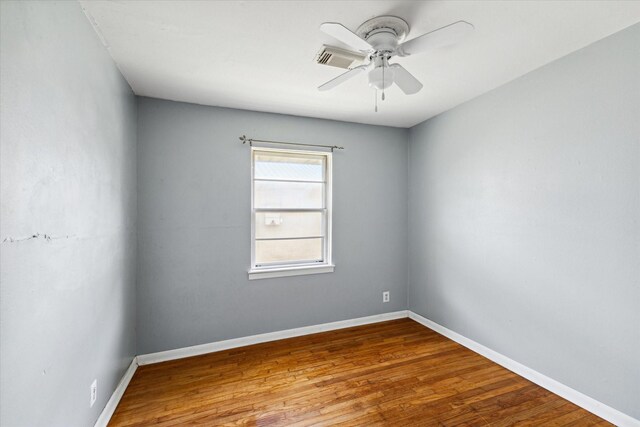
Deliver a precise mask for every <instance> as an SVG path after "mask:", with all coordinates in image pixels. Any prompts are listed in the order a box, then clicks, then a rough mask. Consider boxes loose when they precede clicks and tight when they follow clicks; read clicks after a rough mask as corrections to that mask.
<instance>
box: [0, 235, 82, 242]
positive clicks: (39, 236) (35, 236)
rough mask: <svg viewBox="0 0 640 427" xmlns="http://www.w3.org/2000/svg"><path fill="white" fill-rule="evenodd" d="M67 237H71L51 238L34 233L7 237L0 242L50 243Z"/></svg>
mask: <svg viewBox="0 0 640 427" xmlns="http://www.w3.org/2000/svg"><path fill="white" fill-rule="evenodd" d="M69 237H72V236H60V237H53V236H50V235H49V234H40V233H36V234H33V235H31V236H27V237H7V238H6V239H4V240H3V241H2V243H17V242H24V241H26V240H33V239H43V240H45V241H47V242H50V241H52V240H58V239H68V238H69Z"/></svg>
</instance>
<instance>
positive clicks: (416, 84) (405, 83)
mask: <svg viewBox="0 0 640 427" xmlns="http://www.w3.org/2000/svg"><path fill="white" fill-rule="evenodd" d="M389 67H391V68H393V82H394V83H395V84H397V85H398V87H399V88H400V89H402V91H403V92H404V93H406V94H407V95H412V94H414V93H417V92H418V91H420V89H422V83H420V81H419V80H418V79H416V78H415V77H413V74H411V73H410V72H408V71H407V70H406V69H405V68H404V67H403V66H402V65H400V64H391V65H390V66H389Z"/></svg>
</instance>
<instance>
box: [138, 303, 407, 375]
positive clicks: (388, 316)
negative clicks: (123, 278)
mask: <svg viewBox="0 0 640 427" xmlns="http://www.w3.org/2000/svg"><path fill="white" fill-rule="evenodd" d="M408 316H409V313H408V312H407V311H406V310H402V311H395V312H392V313H383V314H376V315H373V316H367V317H359V318H357V319H349V320H341V321H338V322H331V323H322V324H320V325H312V326H304V327H302V328H295V329H287V330H284V331H277V332H268V333H266V334H259V335H251V336H248V337H242V338H233V339H229V340H224V341H217V342H212V343H207V344H201V345H194V346H192V347H183V348H177V349H175V350H167V351H160V352H158V353H150V354H142V355H140V356H138V364H139V365H141V366H142V365H149V364H152V363H159V362H166V361H168V360H176V359H182V358H184V357H191V356H199V355H201V354H207V353H213V352H216V351H222V350H228V349H231V348H237V347H244V346H247V345H252V344H260V343H263V342H269V341H277V340H281V339H285V338H293V337H299V336H302V335H309V334H316V333H318V332H327V331H334V330H337V329H344V328H350V327H352V326H360V325H368V324H370V323H378V322H384V321H387V320H394V319H401V318H404V317H408Z"/></svg>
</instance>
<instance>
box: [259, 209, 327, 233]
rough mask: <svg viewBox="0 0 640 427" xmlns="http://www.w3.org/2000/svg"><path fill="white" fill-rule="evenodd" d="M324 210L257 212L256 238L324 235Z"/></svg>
mask: <svg viewBox="0 0 640 427" xmlns="http://www.w3.org/2000/svg"><path fill="white" fill-rule="evenodd" d="M322 217H323V214H322V212H256V222H255V230H256V238H257V239H264V238H274V237H275V238H282V237H312V236H322V235H324V233H323V232H322V230H323V219H322Z"/></svg>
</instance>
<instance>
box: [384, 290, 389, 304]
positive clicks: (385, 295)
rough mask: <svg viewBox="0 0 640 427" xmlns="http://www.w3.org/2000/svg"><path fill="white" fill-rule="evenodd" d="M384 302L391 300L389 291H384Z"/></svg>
mask: <svg viewBox="0 0 640 427" xmlns="http://www.w3.org/2000/svg"><path fill="white" fill-rule="evenodd" d="M382 302H389V291H384V292H382Z"/></svg>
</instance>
